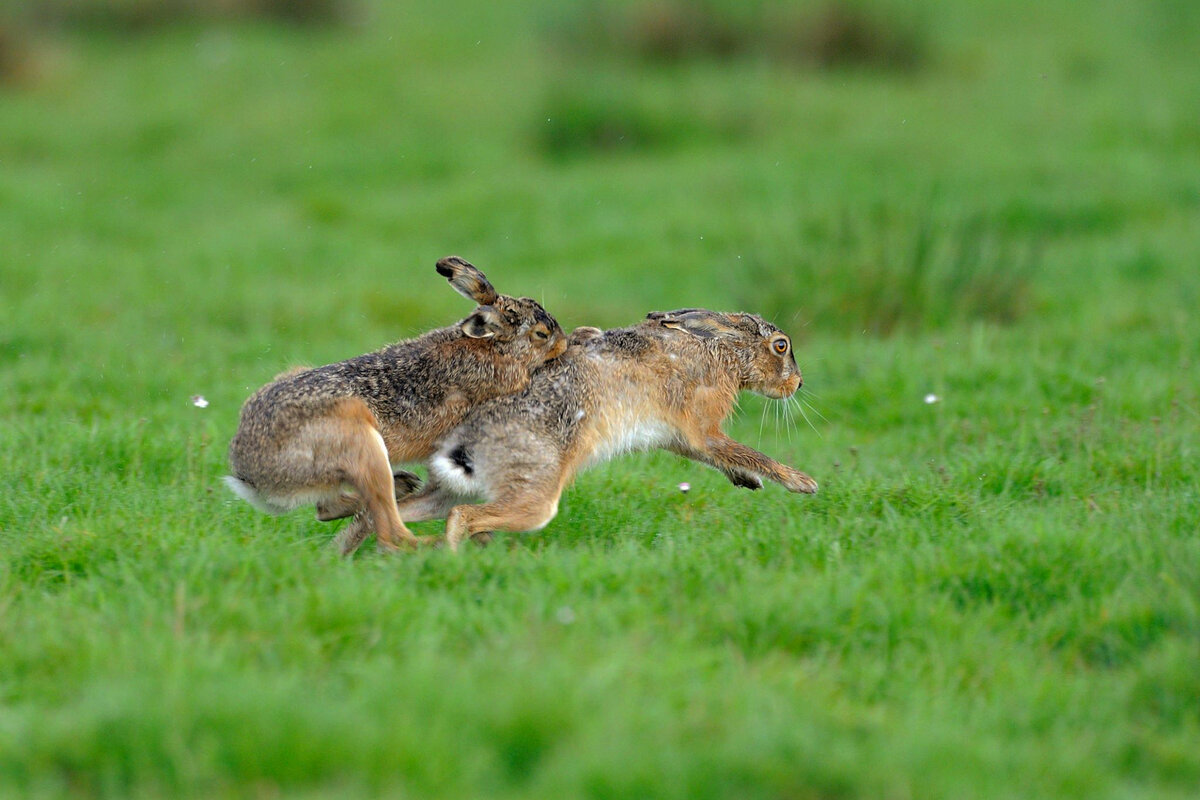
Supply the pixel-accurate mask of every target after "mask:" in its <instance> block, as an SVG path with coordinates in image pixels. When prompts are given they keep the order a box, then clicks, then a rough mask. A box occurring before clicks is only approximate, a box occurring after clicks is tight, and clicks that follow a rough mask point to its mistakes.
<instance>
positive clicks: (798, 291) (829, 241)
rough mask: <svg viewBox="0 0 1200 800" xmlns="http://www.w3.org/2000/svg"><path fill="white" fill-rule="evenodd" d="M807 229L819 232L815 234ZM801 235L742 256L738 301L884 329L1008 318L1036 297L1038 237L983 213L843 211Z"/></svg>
mask: <svg viewBox="0 0 1200 800" xmlns="http://www.w3.org/2000/svg"><path fill="white" fill-rule="evenodd" d="M813 231H819V232H818V233H817V234H816V235H815V236H814V235H812V233H813ZM797 238H802V239H804V240H805V241H804V242H801V241H793V242H791V243H787V244H783V245H782V246H780V247H777V248H772V252H771V255H763V254H761V253H760V254H751V255H747V256H744V257H743V258H742V259H741V263H743V264H744V265H745V266H744V267H743V269H744V270H745V273H746V277H747V280H745V281H744V282H740V285H741V286H742V287H743V289H742V295H741V300H742V303H743V304H744V305H745V306H746V307H748V308H759V309H764V310H765V312H766V313H767V314H771V315H775V316H774V317H773V318H776V319H782V320H787V319H788V318H789V317H791V316H800V317H802V318H804V319H805V320H806V321H813V322H816V323H817V324H819V325H822V326H830V327H832V326H843V327H844V326H851V327H853V328H854V329H856V330H864V331H870V332H873V333H875V334H879V335H887V334H890V333H893V332H895V331H898V330H934V329H940V328H945V327H946V326H948V325H952V324H955V323H963V322H976V321H983V322H993V323H998V324H1011V323H1013V322H1015V321H1017V320H1019V319H1021V318H1022V317H1023V316H1024V315H1025V314H1026V313H1027V312H1028V311H1029V309H1030V308H1031V307H1032V305H1033V302H1034V296H1033V280H1034V278H1035V276H1036V275H1037V274H1038V272H1039V270H1040V269H1041V266H1042V263H1041V262H1042V247H1041V245H1040V242H1039V240H1037V239H1032V238H1027V237H1026V238H1017V237H1014V236H1012V235H1008V234H1006V232H1005V231H1004V229H1003V228H1002V227H1000V226H998V225H997V224H995V223H993V222H992V221H991V220H990V219H989V218H987V217H984V216H972V217H968V218H966V219H963V220H959V221H935V220H934V219H933V218H932V217H931V216H930V215H929V214H925V215H922V216H920V217H918V218H916V219H906V220H904V221H903V222H900V221H898V220H893V219H888V218H883V219H878V220H875V221H873V222H865V221H852V220H851V219H850V218H847V217H842V218H841V219H839V220H837V221H836V222H834V223H833V224H832V226H830V227H828V228H824V229H822V228H820V227H817V228H812V229H810V231H809V235H807V236H804V235H799V236H798V237H797Z"/></svg>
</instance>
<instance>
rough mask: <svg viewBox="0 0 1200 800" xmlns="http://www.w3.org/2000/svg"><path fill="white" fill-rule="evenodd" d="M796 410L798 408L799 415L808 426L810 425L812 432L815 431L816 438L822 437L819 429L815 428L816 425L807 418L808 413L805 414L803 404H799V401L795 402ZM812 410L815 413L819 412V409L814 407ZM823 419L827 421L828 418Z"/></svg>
mask: <svg viewBox="0 0 1200 800" xmlns="http://www.w3.org/2000/svg"><path fill="white" fill-rule="evenodd" d="M796 410H798V411H799V412H800V416H802V417H804V421H805V422H807V423H808V427H810V428H812V429H813V433H815V434H816V435H817V438H823V437H822V436H821V432H820V431H819V430H817V426H816V425H813V422H812V420H811V419H809V418H808V414H806V413H805V412H804V406H803V405H801V404H800V403H797V404H796ZM813 411H814V412H816V413H818V414H819V413H820V412H819V411H817V410H816V409H815V408H814V409H813ZM821 419H825V418H824V417H821ZM825 421H826V422H828V421H829V420H825Z"/></svg>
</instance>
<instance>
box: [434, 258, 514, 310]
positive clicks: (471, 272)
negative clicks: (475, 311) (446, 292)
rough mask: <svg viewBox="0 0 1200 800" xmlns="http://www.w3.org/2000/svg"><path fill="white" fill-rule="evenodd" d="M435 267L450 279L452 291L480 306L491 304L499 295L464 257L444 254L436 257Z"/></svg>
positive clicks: (440, 273) (439, 272)
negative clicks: (444, 255) (440, 257)
mask: <svg viewBox="0 0 1200 800" xmlns="http://www.w3.org/2000/svg"><path fill="white" fill-rule="evenodd" d="M436 269H437V271H438V274H439V275H441V276H443V277H445V278H446V279H447V280H449V281H450V285H451V286H452V287H454V291H456V292H458V293H459V294H461V295H462V296H463V297H465V298H467V299H468V300H474V301H475V302H476V303H478V304H479V305H481V306H488V305H491V304H492V303H494V302H496V298H498V297H499V296H500V295H499V294H497V293H496V289H495V288H494V287H493V286H492V284H491V282H490V281H488V279H487V277H486V276H485V275H484V274H483V273H482V272H480V271H479V269H478V268H477V267H476V266H475V265H474V264H472V263H471V262H469V261H467V260H466V259H465V258H459V257H458V256H446V257H445V258H442V259H438V262H437V267H436Z"/></svg>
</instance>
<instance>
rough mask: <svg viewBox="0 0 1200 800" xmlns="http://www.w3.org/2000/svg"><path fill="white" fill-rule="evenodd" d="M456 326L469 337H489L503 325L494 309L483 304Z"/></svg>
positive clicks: (501, 328)
mask: <svg viewBox="0 0 1200 800" xmlns="http://www.w3.org/2000/svg"><path fill="white" fill-rule="evenodd" d="M458 328H459V330H461V331H462V332H463V333H464V334H465V335H466V336H468V337H470V338H471V339H490V338H492V337H493V336H495V335H496V334H497V333H499V332H500V331H501V330H503V328H504V325H503V323H502V322H501V320H500V314H499V312H497V311H496V309H494V308H492V307H491V306H483V307H481V308H477V309H475V313H474V314H472V315H471V316H469V317H467V318H466V319H464V320H463V321H462V322H461V323H459V326H458Z"/></svg>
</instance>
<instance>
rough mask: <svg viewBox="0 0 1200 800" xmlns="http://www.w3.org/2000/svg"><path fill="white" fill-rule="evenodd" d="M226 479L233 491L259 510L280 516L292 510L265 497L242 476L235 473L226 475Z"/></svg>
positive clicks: (227, 484)
mask: <svg viewBox="0 0 1200 800" xmlns="http://www.w3.org/2000/svg"><path fill="white" fill-rule="evenodd" d="M224 480H225V485H226V486H228V487H229V490H230V491H231V492H233V493H234V494H236V495H237V496H238V497H240V498H242V499H243V500H245V501H246V502H247V503H249V504H250V505H252V506H254V507H255V508H257V509H258V510H259V511H262V512H264V513H266V514H274V515H276V516H278V515H280V514H283V513H286V512H287V511H289V510H290V509H289V508H288V507H287V506H282V505H280V504H278V503H274V502H272V501H271V500H270V499H268V498H266V497H264V496H263V495H261V494H260V493H259V491H258V490H257V489H255V488H254V487H253V486H251V485H250V484H248V483H246V482H245V481H244V480H242V479H241V478H236V477H234V476H233V475H226V476H225V478H224Z"/></svg>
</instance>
